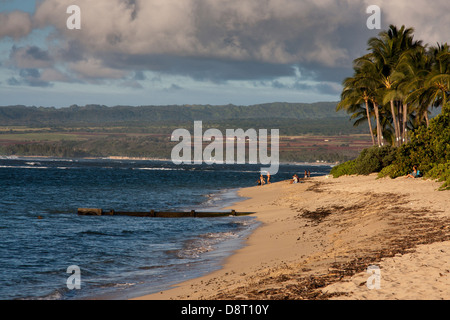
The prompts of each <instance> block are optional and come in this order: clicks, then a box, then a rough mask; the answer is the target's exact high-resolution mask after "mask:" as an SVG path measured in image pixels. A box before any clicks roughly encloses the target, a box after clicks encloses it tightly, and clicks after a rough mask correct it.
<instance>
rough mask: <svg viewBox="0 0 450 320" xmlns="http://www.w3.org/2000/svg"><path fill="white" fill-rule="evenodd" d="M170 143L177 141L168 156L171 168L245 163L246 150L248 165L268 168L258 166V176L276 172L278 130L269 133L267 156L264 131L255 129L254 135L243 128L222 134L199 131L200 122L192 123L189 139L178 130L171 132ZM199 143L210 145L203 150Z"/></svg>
mask: <svg viewBox="0 0 450 320" xmlns="http://www.w3.org/2000/svg"><path fill="white" fill-rule="evenodd" d="M258 134H259V135H258ZM170 140H171V141H172V142H174V141H178V142H179V143H178V144H177V145H176V146H175V147H174V148H173V149H172V153H171V159H172V162H173V163H174V164H175V165H180V164H202V163H203V162H205V163H206V164H215V163H216V164H217V163H225V164H245V163H246V149H248V163H252V164H258V163H260V164H261V165H270V166H269V167H261V174H264V173H267V172H269V173H270V174H271V175H275V174H276V173H277V172H278V169H279V164H280V160H279V158H280V152H279V148H280V132H279V129H271V130H270V156H269V154H268V153H269V152H268V151H269V150H268V149H269V148H268V130H267V129H259V130H258V132H257V131H256V130H255V129H248V130H246V131H244V130H243V129H226V132H225V135H224V134H222V132H221V131H220V130H219V129H215V128H210V129H208V130H206V131H205V132H203V123H202V121H194V134H193V137H192V135H191V133H190V132H189V130H187V129H182V128H180V129H176V130H174V131H173V132H172V136H171V139H170ZM180 140H181V141H180ZM192 140H193V141H192ZM203 142H210V144H209V145H207V146H206V147H205V148H204V149H203ZM224 144H225V153H226V156H225V161H224ZM192 146H193V147H192ZM192 149H193V150H192ZM192 151H193V152H192ZM192 153H193V154H192ZM235 154H236V157H235ZM258 160H259V162H258Z"/></svg>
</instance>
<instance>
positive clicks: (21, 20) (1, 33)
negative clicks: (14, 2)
mask: <svg viewBox="0 0 450 320" xmlns="http://www.w3.org/2000/svg"><path fill="white" fill-rule="evenodd" d="M31 30H32V23H31V17H30V15H29V14H28V13H25V12H21V11H13V12H11V13H2V12H0V39H1V38H3V37H11V38H14V39H18V38H21V37H23V36H26V35H28V34H29V33H30V32H31Z"/></svg>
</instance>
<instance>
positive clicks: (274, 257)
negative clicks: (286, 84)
mask: <svg viewBox="0 0 450 320" xmlns="http://www.w3.org/2000/svg"><path fill="white" fill-rule="evenodd" d="M439 186H440V183H438V182H434V181H427V180H424V179H405V178H397V179H394V180H393V179H390V178H383V179H376V175H370V176H351V177H341V178H338V179H334V178H331V177H316V178H310V179H308V180H307V181H305V182H304V183H299V184H290V183H289V182H288V181H282V182H277V183H272V184H270V185H264V186H257V187H252V188H246V189H242V190H241V191H240V194H241V195H242V196H243V197H246V198H248V200H245V201H242V202H240V203H238V204H237V205H235V206H234V207H233V209H235V210H237V211H251V212H255V215H256V217H257V219H258V220H259V221H261V222H262V225H261V226H260V227H259V228H257V229H256V230H255V231H254V232H253V233H252V234H251V235H250V236H249V238H248V239H247V242H246V245H245V246H244V247H243V248H242V249H239V250H237V251H236V252H235V254H233V255H232V256H231V257H230V258H228V259H227V260H226V261H225V262H224V265H223V268H222V269H220V270H218V271H215V272H213V273H211V274H208V275H206V276H203V277H200V278H197V279H193V280H190V281H186V282H184V283H181V284H179V285H177V286H175V287H174V288H172V289H170V290H167V291H163V292H158V293H155V294H151V295H147V296H144V297H139V298H137V299H151V300H172V299H175V300H219V299H226V300H232V299H239V300H244V299H251V300H253V299H261V300H264V299H288V300H297V299H309V300H311V299H383V300H387V299H446V300H447V299H449V298H450V193H449V191H437V188H438V187H439ZM369 266H375V268H377V269H378V270H377V272H378V275H379V277H378V278H376V280H378V282H376V281H375V282H373V281H368V280H373V279H374V278H375V275H376V274H372V273H367V270H368V267H369ZM371 285H372V286H371ZM373 286H375V287H373Z"/></svg>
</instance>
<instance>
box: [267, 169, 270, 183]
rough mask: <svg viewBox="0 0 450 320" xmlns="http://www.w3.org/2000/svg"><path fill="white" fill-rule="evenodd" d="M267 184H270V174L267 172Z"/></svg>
mask: <svg viewBox="0 0 450 320" xmlns="http://www.w3.org/2000/svg"><path fill="white" fill-rule="evenodd" d="M267 184H270V172H269V171H267Z"/></svg>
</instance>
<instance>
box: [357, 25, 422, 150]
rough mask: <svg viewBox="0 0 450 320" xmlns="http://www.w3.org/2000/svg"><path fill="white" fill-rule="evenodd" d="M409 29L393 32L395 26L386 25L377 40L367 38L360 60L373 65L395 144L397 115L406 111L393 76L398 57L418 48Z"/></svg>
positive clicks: (397, 129)
mask: <svg viewBox="0 0 450 320" xmlns="http://www.w3.org/2000/svg"><path fill="white" fill-rule="evenodd" d="M413 32H414V29H413V28H405V26H402V27H401V28H400V29H397V27H396V26H393V25H390V27H389V29H388V30H387V31H383V32H381V33H380V34H379V36H378V37H375V38H371V39H369V41H368V45H369V47H368V49H369V50H370V51H371V52H370V53H369V54H368V55H366V56H365V57H362V58H360V59H362V60H364V61H365V62H364V63H367V64H374V66H373V67H372V69H373V70H375V72H376V74H374V79H376V81H378V83H379V88H378V91H379V92H382V96H383V99H382V103H383V105H385V104H386V103H389V105H390V112H391V118H392V127H393V129H394V132H395V144H396V145H399V144H400V143H401V140H402V139H401V136H402V135H401V131H402V130H401V128H400V121H399V118H398V115H399V114H400V113H401V111H399V107H400V106H402V107H403V110H404V109H406V108H405V106H404V103H403V99H404V98H405V95H404V94H403V93H402V92H401V91H399V90H398V88H397V87H398V85H399V83H400V81H399V79H397V78H396V77H393V75H394V73H395V70H396V68H397V67H398V65H399V63H400V62H401V61H402V56H404V55H406V54H407V52H409V51H410V50H415V49H416V48H418V47H420V46H421V45H422V42H421V41H414V40H413Z"/></svg>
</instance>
